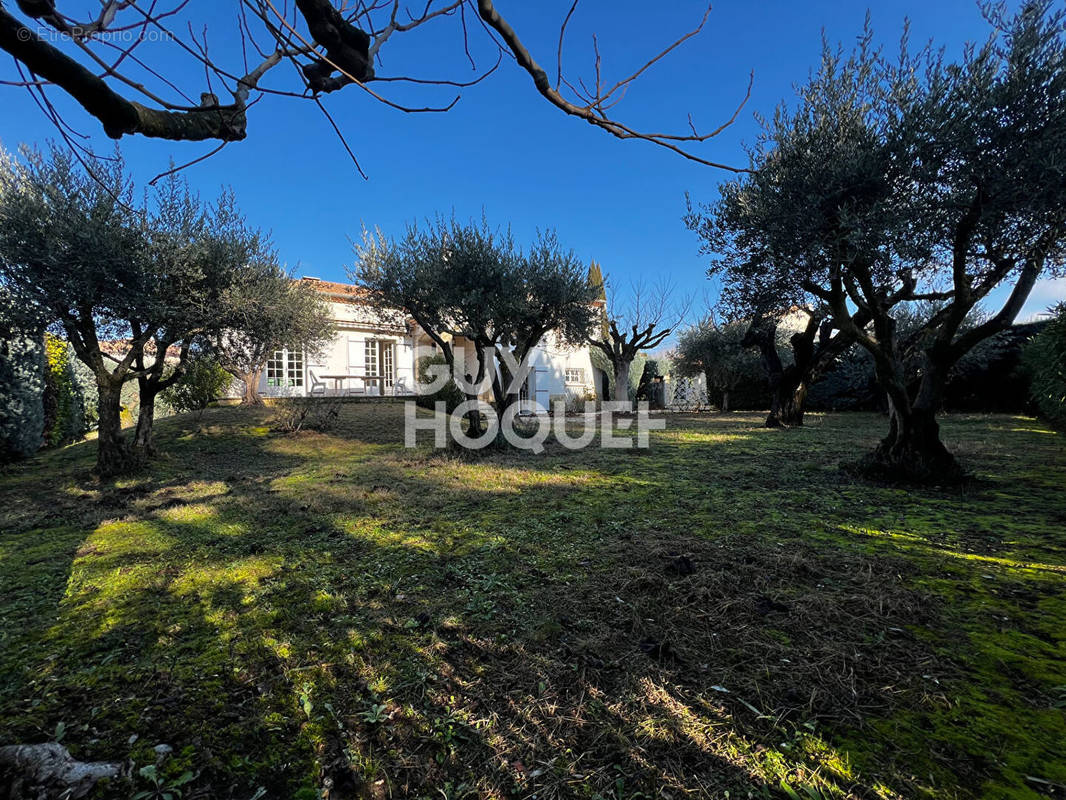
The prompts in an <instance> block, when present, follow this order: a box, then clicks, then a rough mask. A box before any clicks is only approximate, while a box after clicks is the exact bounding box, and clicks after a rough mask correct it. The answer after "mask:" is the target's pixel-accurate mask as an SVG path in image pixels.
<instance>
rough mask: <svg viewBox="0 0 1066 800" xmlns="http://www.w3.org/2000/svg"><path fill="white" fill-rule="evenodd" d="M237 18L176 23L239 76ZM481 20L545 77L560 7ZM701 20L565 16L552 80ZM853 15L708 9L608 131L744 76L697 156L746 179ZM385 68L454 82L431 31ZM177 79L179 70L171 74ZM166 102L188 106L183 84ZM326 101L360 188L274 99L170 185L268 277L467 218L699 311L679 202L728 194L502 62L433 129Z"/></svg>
mask: <svg viewBox="0 0 1066 800" xmlns="http://www.w3.org/2000/svg"><path fill="white" fill-rule="evenodd" d="M235 7H236V3H233V4H230V3H215V2H209V0H192V3H191V4H190V6H189V7H188V9H187V13H188V14H189V15H198V16H200V17H204V16H206V17H207V18H208V22H209V25H208V34H209V42H210V45H211V51H212V53H214V54H218V55H219V56H220V57H222V58H225V54H227V53H228V54H229V55H230V56H231V60H230V61H229V65H230V66H231V67H232V68H233V69H234V70H239V68H240V62H239V56H236V55H235V54H238V53H239V45H238V44H237V42H236V37H235V34H234V30H235V28H234V24H233V19H234V16H233V14H234V12H233V8H235ZM497 7H498V8H499V9H500V11H501V12H502V13H503V14H504V15H505V16H507V18H508V19H509V20H510V22H511V23H512V25H513V26H514V27H515V29H516V30H517V31H518V32H519V35H520V36H522V38H523V39H524V41H525V42H526V44H527V45H528V47H529V48H530V50H531V51H532V52H533V54H534V56H535V57H536V58H537V59H538V60H539V61H540V62H541V63H542V64H544V65H545V66H546V67H549V66H551V65H554V63H555V47H556V42H557V39H558V32H559V23H560V21H561V19H562V17H563V15H564V14H565V13H566V10H567V8H568V7H569V2H566V0H498V2H497ZM704 7H705V6H704V4H703V3H702V2H701V0H661V1H660V2H652V3H648V2H646V0H582V2H581V3H580V4H579V5H578V7H577V12H576V13H575V16H574V18H573V21H572V22H571V25H570V27H569V29H568V33H567V47H566V60H565V64H564V67H565V71H566V73H567V74H568V75H570V76H571V77H572V78H576V77H578V76H582V77H584V78H585V79H586V81H587V80H588V79H589V78H590V77H591V76H592V64H593V54H592V34H593V32H595V33H596V34H597V35H598V41H599V45H600V52H601V54H602V57H603V70H604V73H605V77H606V78H607V79H617V78H620V77H622V76H623V75H626V74H628V73H629V72H630V71H632V70H633V69H634V68H635V67H637V66H639V65H640V64H641V63H643V61H644V60H645V58H646V57H648V56H650V55H651V54H653V53H655V52H657V51H658V49H660V48H661V47H663V46H664V45H665V44H667V43H669V42H670V41H672V40H673V39H674V38H675V37H676V36H677V35H679V34H680V33H682V32H684V31H685V30H687V29H689V28H691V27H692V26H693V25H694V24H695V22H696V21H698V20H699V17H700V16H701V15H702V13H703V10H704ZM200 9H205V10H203V11H201V10H200ZM866 11H867V4H866V3H863V2H851V0H803V2H799V0H765V1H764V2H751V1H749V2H743V1H742V0H719V2H717V3H716V4H715V6H714V8H713V10H712V12H711V15H710V17H709V19H708V22H707V25H706V27H705V28H704V31H703V32H702V33H701V34H700V35H699V36H698V37H696V38H695V39H693V40H690V41H689V42H687V43H685V44H684V45H682V47H681V48H680V49H679V50H677V51H675V52H674V53H672V54H671V55H669V56H668V57H667V58H665V59H664V60H663V61H662V62H660V63H658V64H656V65H655V66H654V67H653V68H652V69H651V70H650V71H649V72H648V73H647V74H646V75H645V76H644V77H642V78H641V80H640V81H639V82H638V83H637V84H636V85H634V87H633V88H632V89H631V90H630V92H629V93H628V95H627V96H626V98H625V100H624V101H623V102H622V103H621V104H620V105H619V106H617V107H616V108H615V114H616V116H617V117H618V118H620V119H621V120H623V121H625V122H627V123H632V125H633V126H635V127H638V128H645V129H654V130H665V129H669V130H673V131H681V130H683V129H684V128H685V127H686V125H687V123H686V115H687V114H688V113H691V114H692V115H693V118H694V120H695V121H696V124H697V125H698V126H699V127H700V128H702V129H709V128H713V127H715V126H717V125H718V124H720V123H721V122H723V121H724V120H725V119H727V118H728V117H729V116H730V115H731V114H732V112H733V109H734V108H735V107H736V105H737V104H738V103H739V101H740V100H741V99H742V97H743V95H744V91H745V87H746V86H747V82H748V75H749V73H750V72H752V71H754V75H755V79H754V86H753V89H752V95H751V99H750V101H749V102H748V104H747V105H746V107H745V108H744V110H743V111H742V112H741V114H740V116H739V117H738V119H737V121H736V123H735V124H734V125H732V126H731V127H729V128H727V129H726V130H725V131H724V132H723V133H722V134H721V135H719V136H718V137H717V138H715V139H712V140H710V141H709V142H707V143H705V144H703V145H700V146H698V147H699V151H698V152H700V153H701V154H702V155H704V156H705V157H707V158H710V159H713V160H716V161H722V162H726V163H733V164H736V165H739V166H743V165H744V164H745V156H744V151H743V145H744V143H745V142H750V141H752V140H753V139H754V137H755V136H756V133H757V131H758V125H757V122H756V120H755V115H756V114H769V113H770V112H771V111H772V110H773V108H774V106H775V105H776V104H777V103H778V102H779V101H780V100H782V99H790V98H791V97H792V95H793V86H794V84H796V83H797V82H802V81H803V80H804V79H805V77H806V76H807V73H808V71H809V70H810V68H811V67H812V66H814V65H815V64H816V63H817V60H818V56H819V52H820V47H821V35H822V31H823V30H824V31H825V34H826V36H827V37H828V38H829V39H830V40H831V41H834V42H836V41H839V42H843V43H844V44H845V45H850V44H851V43H852V42H853V41H854V39H855V36H856V34H858V33H859V32H860V31H861V29H862V25H863V19H864V16H865V14H866ZM870 13H871V15H872V19H873V24H874V27H875V31H876V33H877V36H878V38H879V39H880V40H882V41H883V42H885V43H886V45H887V46H889V47H894V46H895V44H896V43H897V42H898V40H899V36H900V33H901V31H902V26H903V21H904V19H905V18H909V19H910V20H911V30H912V39H913V40H914V41H916V42H924V41H925V40H927V39H930V38H931V39H933V40H934V41H935V42H936V43H938V44H940V45H943V46H945V47H947V48H948V50H949V52H953V53H957V52H958V51H959V49H960V48H961V46H962V44H963V43H964V42H966V41H967V40H982V39H984V38H985V36H986V35H987V25H986V23H985V22H984V20H983V19H982V18H981V15H980V13H979V11H978V7H977V3H976V2H975V0H873V2H872V3H871V5H870ZM471 38H472V40H473V41H474V42H475V46H474V55H475V57H476V58H477V60H478V62H479V63H478V65H479V66H485V65H491V63H492V59H490V58H489V57H488V55H487V53H488V51H487V50H486V48H485V47H484V44H485V42H484V39H483V36H482V33H481V31H480V30H479V29H478V30H472V35H471ZM479 43H480V44H479ZM382 53H383V55H384V56H385V57H386V61H385V64H384V67H383V68H379V69H378V73H379V74H380V75H385V74H389V75H395V74H404V75H413V76H426V77H438V78H439V77H448V78H455V79H465V78H468V77H469V76H470V74H471V68H470V65H469V63H468V62H467V61H466V58H465V56H464V55H463V52H462V44H461V38H460V34H459V32H458V28H457V26H456V25H453V24H452V23H451V22H450V21H447V20H446V21H444V22H442V23H440V24H438V25H436V26H435V27H434V26H426V28H425V29H424V32H420V33H418V34H410V35H408V38H407V39H403V37H400V36H396V37H394V39H393V40H392V41H390V42H389V43H388V45H387V46H386V48H385V49H383V51H382ZM482 55H483V56H484V57H483V58H482V57H480V56H482ZM175 68H178V67H177V66H176V67H175ZM180 68H181V69H185V70H188V69H192V68H193V65H192V64H191V63H190V62H188V61H181V62H180ZM198 75H202V71H200V72H199V73H198ZM15 77H16V76H15V74H14V69H13V67H11V66H9V64H8V63H5V64H3V65H0V79H13V78H15ZM286 80H288V79H286ZM183 83H184V85H187V86H188V85H194V86H197V89H196V91H200V84H199V83H198V82H197V80H195V79H194V78H192V77H189V78H186V80H185V81H183ZM373 86H374V88H375V89H377V90H379V91H381V92H382V93H384V94H387V95H388V96H390V97H395V98H398V99H400V100H403V101H409V102H414V103H417V104H419V105H424V104H434V103H439V102H442V101H443V102H445V103H446V102H447V101H448V100H449V99H450V94H449V92H448V91H447V90H442V89H439V88H435V89H419V90H418V91H412V90H405V91H400V90H399V88H398V87H399V86H400V85H399V84H395V83H388V84H384V83H375V84H373ZM54 96H55V97H56V98H57V100H59V101H60V102H59V103H57V105H58V106H59V107H60V109H61V110H62V111H63V113H64V116H65V118H66V119H67V120H68V122H70V123H71V124H73V125H74V126H75V127H76V128H77V129H79V130H80V131H82V132H84V133H87V134H90V135H91V137H92V140H93V143H94V145H95V146H96V147H97V148H98V149H100V150H103V151H105V152H106V151H107V150H108V149H109V148H110V147H111V145H110V143H109V141H108V140H107V139H106V137H104V136H103V134H102V132H101V131H100V128H99V125H98V123H96V122H95V121H94V120H92V119H90V118H88V117H87V116H86V115H85V114H84V113H83V112H81V111H80V109H78V108H76V107H72V106H71V105H70V104H69V103H63V102H62V98H61V97H60V96H59V93H58V92H55V93H54ZM0 98H2V104H0V142H2V143H3V144H4V146H6V147H8V148H12V147H14V146H16V145H17V144H18V143H19V142H42V141H44V140H45V139H48V138H53V137H54V136H55V131H54V128H53V127H52V125H51V123H50V122H49V121H48V120H47V119H45V118H44V116H43V115H42V114H41V112H40V111H39V110H38V109H37V107H36V105H34V103H33V101H32V100H31V99H30V98H29V96H28V95H27V93H26V91H25V90H24V89H17V88H10V87H0ZM325 102H326V104H327V106H328V107H329V109H330V110H331V112H332V113H333V115H334V116H335V118H336V120H337V122H338V124H339V125H340V127H341V128H342V129H343V130H344V131H345V132H346V134H347V136H348V139H349V142H350V143H351V145H352V147H353V149H354V150H355V152H356V154H357V156H358V158H359V160H360V162H361V164H362V165H363V167H364V169H365V170H366V172H367V174H368V175H369V180H363V179H362V178H361V177H360V176H359V175H358V173H357V172H356V171H355V169H354V168H353V166H352V165H351V162H350V161H349V160H348V158H347V155H346V154H345V152H344V149H343V147H342V146H341V144H340V143H339V141H338V140H337V139H336V137H335V136H334V135H333V134H332V132H331V130H330V128H329V127H328V123H327V122H326V121H325V120H324V118H323V117H322V116H321V114H320V113H319V112H318V110H317V109H316V108H315V107H314V105H313V104H311V103H309V102H307V101H302V100H296V99H287V98H279V97H266V98H264V99H263V101H262V102H260V103H259V104H257V105H256V106H255V107H254V108H253V109H252V110H251V111H250V114H249V116H250V119H249V123H248V129H249V135H248V139H247V140H245V141H243V142H238V143H234V144H231V145H229V146H227V147H226V148H225V149H224V150H222V151H221V152H220V153H219V154H217V155H215V156H214V157H212V158H211V159H210V160H208V161H206V162H204V163H202V164H199V165H196V166H194V167H191V168H190V169H188V170H186V171H185V175H186V177H187V178H188V179H189V181H190V182H191V183H192V184H193V185H194V186H195V187H196V188H198V189H199V190H200V191H201V192H203V193H204V194H206V195H213V194H214V193H216V192H217V191H218V188H219V187H220V186H222V185H224V184H228V185H230V186H232V187H233V189H234V190H235V191H236V194H237V196H238V198H239V201H240V204H241V206H242V208H243V210H244V211H245V213H246V214H247V216H248V217H249V219H250V220H251V221H253V222H254V223H255V224H257V225H260V226H262V227H263V228H267V229H270V230H271V231H272V232H273V237H274V240H275V242H276V244H277V246H278V248H279V251H280V253H281V255H282V258H283V259H284V260H285V261H286V262H287V263H288V264H289V265H290V266H291V267H293V268H295V270H296V271H297V273H298V274H302V275H315V276H317V277H320V278H324V279H331V280H345V279H346V276H345V266H346V265H348V264H350V263H351V261H352V249H351V239H352V238H356V237H358V235H359V231H360V229H361V226H362V225H363V224H366V225H367V226H370V227H374V226H377V227H380V228H382V229H383V230H384V231H385V232H386V233H388V234H396V233H399V232H401V231H402V229H403V226H404V224H405V223H406V222H408V221H410V220H414V219H420V218H424V217H426V216H431V215H433V214H435V213H437V212H443V213H450V212H452V211H454V212H455V213H456V214H457V215H459V216H461V217H470V216H480V215H481V213H482V212H483V211H484V213H486V214H487V215H488V217H489V219H490V221H491V222H493V223H499V224H510V225H511V226H512V227H513V229H514V231H515V234H516V235H517V237H518V238H519V240H520V241H521V240H528V239H530V238H531V237H532V236H533V234H534V232H535V231H536V230H537V228H543V227H554V228H555V229H557V231H558V232H559V236H560V239H561V240H562V241H563V242H564V243H566V244H567V245H568V246H570V247H573V248H574V249H575V250H576V251H577V252H578V254H579V255H580V256H581V257H582V258H584V259H586V260H588V259H596V260H597V261H599V262H600V263H601V264H602V265H603V268H604V271H605V272H606V273H607V274H608V275H609V276H610V277H611V279H612V280H613V281H614V282H615V283H616V284H624V283H625V282H627V281H628V280H629V279H630V278H639V277H641V276H644V277H651V278H656V277H659V276H662V275H664V274H668V275H669V276H671V277H672V279H673V280H674V281H675V282H676V283H677V284H678V285H680V286H681V287H683V288H684V289H686V290H689V291H692V292H693V293H696V294H698V295H699V296H700V297H701V298H702V297H704V296H707V297H709V298H710V299H713V295H714V287H713V286H712V285H711V284H710V283H709V282H708V281H707V279H706V276H705V269H706V263H705V258H704V257H701V256H700V255H699V253H698V244H699V243H698V241H697V239H696V237H695V236H694V235H693V234H692V233H690V232H688V231H687V230H686V229H685V227H684V225H683V224H682V221H681V216H682V214H683V212H684V198H685V193H686V192H689V193H690V194H691V195H692V197H693V199H694V200H696V201H699V200H707V199H712V198H713V197H714V196H715V195H716V190H715V186H716V185H717V184H718V183H719V182H720V181H722V180H725V179H728V177H729V175H728V174H727V173H725V172H722V171H720V170H715V169H711V168H708V167H704V166H701V165H699V164H695V163H693V162H689V161H685V160H683V159H682V158H680V157H679V156H676V155H674V154H672V153H669V152H667V151H665V150H662V149H660V148H657V147H655V146H653V145H650V144H647V143H644V142H639V141H626V142H623V141H618V140H615V139H613V138H612V137H610V136H609V135H607V134H606V133H604V132H602V131H600V130H597V129H594V128H592V127H591V126H589V125H588V124H586V123H584V122H582V121H580V120H577V119H575V118H571V117H567V116H565V115H563V114H562V112H560V111H558V110H556V109H555V108H554V107H552V106H550V105H549V104H548V103H547V102H546V101H545V100H543V99H542V98H541V97H540V96H539V95H538V94H536V92H535V90H534V88H533V86H532V83H531V81H530V79H529V77H528V75H526V74H525V73H524V72H521V71H520V70H519V69H518V68H517V67H516V66H515V65H514V64H513V63H508V62H506V61H505V62H504V63H503V64H502V65H501V67H500V69H499V71H498V72H497V73H496V74H494V75H492V76H490V77H489V78H488V79H487V80H486V81H485V82H483V83H482V84H480V85H478V86H475V87H473V88H470V89H465V90H463V96H462V99H461V100H460V101H459V103H458V104H457V105H456V106H455V108H454V109H452V110H451V111H449V112H448V113H446V114H405V113H402V112H400V111H396V110H394V109H391V108H387V107H385V106H382V105H381V104H379V103H378V102H377V101H375V100H373V99H372V98H370V97H368V96H366V95H365V94H363V93H362V92H361V91H360V90H359V89H358V88H357V87H348V88H346V89H344V90H343V91H341V92H338V93H336V94H334V95H331V96H329V97H327V98H326V100H325ZM212 146H213V145H209V144H203V143H173V142H166V141H157V140H147V139H143V138H139V137H138V138H130V137H127V138H126V139H124V140H123V141H122V150H123V153H124V155H125V156H126V158H127V160H128V162H129V164H130V166H131V168H132V171H133V173H134V175H135V176H136V178H137V179H138V180H139V181H140V182H142V183H143V182H146V181H147V180H149V179H150V178H152V177H153V176H154V175H156V174H157V173H159V172H160V171H161V170H163V169H166V167H167V165H168V162H169V161H170V160H171V159H173V160H174V161H175V162H177V163H182V162H185V161H188V160H190V159H193V158H195V157H197V156H199V155H201V154H203V153H205V152H207V151H208V150H210V149H211V147H212ZM1063 297H1066V281H1058V282H1044V283H1041V284H1040V285H1038V287H1037V289H1036V291H1035V292H1034V295H1033V297H1032V299H1031V300H1030V302H1029V303H1028V304H1027V306H1026V309H1025V312H1024V313H1023V316H1026V317H1027V316H1029V315H1031V314H1032V313H1034V312H1036V311H1040V310H1043V309H1044V308H1045V307H1046V306H1048V305H1049V304H1050V303H1051V302H1052V301H1054V300H1056V299H1060V298H1063Z"/></svg>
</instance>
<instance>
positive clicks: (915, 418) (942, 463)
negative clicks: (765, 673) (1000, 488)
mask: <svg viewBox="0 0 1066 800" xmlns="http://www.w3.org/2000/svg"><path fill="white" fill-rule="evenodd" d="M882 372H883V370H879V375H878V377H879V379H880V380H881V382H882V385H883V386H884V388H885V390H886V393H887V395H888V418H889V426H888V434H887V435H886V436H885V438H884V439H882V440H881V442H880V443H879V444H878V445H877V448H876V449H875V450H874V452H873V453H871V454H870V455H869V456H867V457H866V458H864V459H863V460H862V461H860V462H859V466H860V469H861V470H862V471H863V472H865V473H867V474H870V475H872V476H874V477H883V478H888V479H891V480H899V479H902V480H910V481H918V482H923V483H925V482H930V481H955V480H958V479H960V478H961V477H963V475H964V473H963V470H962V468H961V467H960V466H959V463H958V462H957V461H956V460H955V457H954V456H953V455H952V454H951V453H950V452H949V451H948V449H947V448H946V447H945V446H944V443H943V442H942V441H941V440H940V425H939V424H938V423H937V421H936V414H937V411H939V410H940V406H941V404H942V402H943V393H944V384H945V380H946V374H947V371H946V370H945V369H943V368H941V367H940V366H939V365H937V364H935V363H933V362H932V361H931V360H929V359H927V360H926V364H925V368H924V369H923V372H922V378H921V382H920V384H919V387H918V392H917V394H916V395H915V397H914V399H913V400H911V398H910V397H909V395H908V392H907V385H906V382H905V380H904V379H903V377H902V369H898V370H893V371H892V372H891V373H889V374H888V375H884V374H880V373H882Z"/></svg>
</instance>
